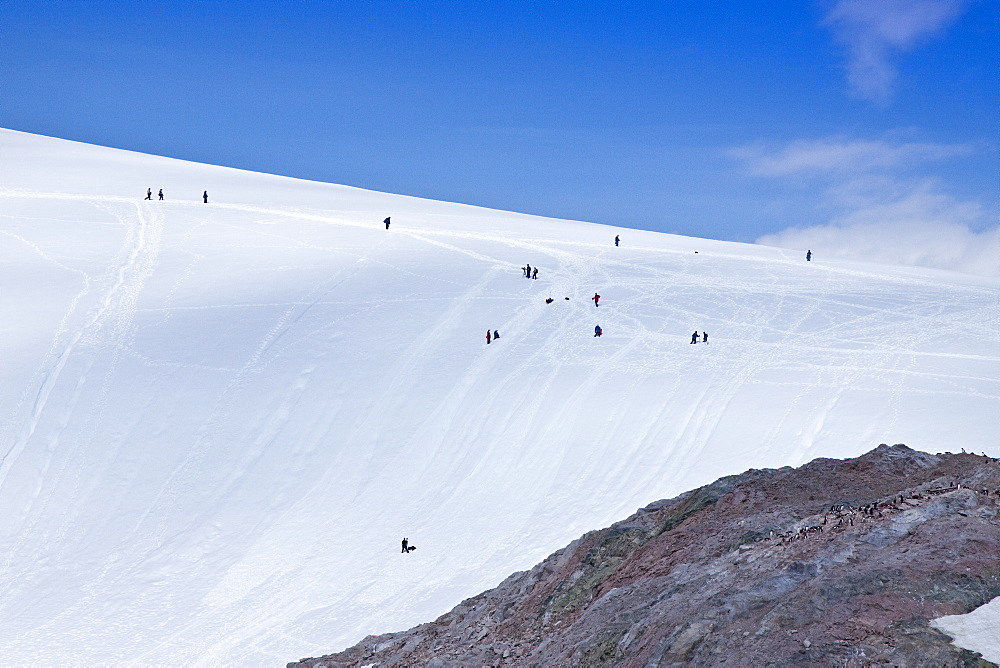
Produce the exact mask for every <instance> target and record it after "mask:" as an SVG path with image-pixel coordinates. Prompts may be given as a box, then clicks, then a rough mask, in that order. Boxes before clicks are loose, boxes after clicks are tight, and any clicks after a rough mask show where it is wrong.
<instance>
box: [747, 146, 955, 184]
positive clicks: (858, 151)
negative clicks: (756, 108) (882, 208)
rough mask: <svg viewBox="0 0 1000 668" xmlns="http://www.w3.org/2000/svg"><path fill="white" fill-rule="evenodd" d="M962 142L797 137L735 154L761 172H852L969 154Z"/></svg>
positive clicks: (768, 173) (748, 148)
mask: <svg viewBox="0 0 1000 668" xmlns="http://www.w3.org/2000/svg"><path fill="white" fill-rule="evenodd" d="M970 151H971V148H970V147H968V146H965V145H961V144H925V143H906V144H891V143H889V142H886V141H881V140H880V141H862V140H854V141H851V140H844V139H836V138H834V139H818V140H809V141H796V142H792V143H791V144H789V145H788V146H786V147H784V148H781V149H778V150H774V149H771V148H769V147H767V146H765V145H764V144H760V143H759V144H753V145H750V146H743V147H740V148H737V149H734V150H733V151H731V152H730V155H731V156H732V157H735V158H737V159H739V160H741V161H743V162H744V163H745V164H746V165H747V167H748V168H749V169H750V172H751V173H753V174H755V175H758V176H789V175H793V174H808V173H824V172H826V173H835V172H841V173H849V172H858V171H869V170H874V169H880V168H881V169H884V168H887V167H898V166H902V165H912V164H914V163H916V162H924V161H928V160H941V159H943V158H948V157H951V156H955V155H963V154H967V153H969V152H970Z"/></svg>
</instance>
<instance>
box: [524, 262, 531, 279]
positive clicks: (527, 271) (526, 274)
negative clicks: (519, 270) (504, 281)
mask: <svg viewBox="0 0 1000 668" xmlns="http://www.w3.org/2000/svg"><path fill="white" fill-rule="evenodd" d="M524 277H525V278H531V265H530V264H528V265H525V268H524Z"/></svg>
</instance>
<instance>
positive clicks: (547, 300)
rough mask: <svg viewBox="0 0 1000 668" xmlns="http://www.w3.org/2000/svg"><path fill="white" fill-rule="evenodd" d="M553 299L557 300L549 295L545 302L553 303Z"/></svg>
mask: <svg viewBox="0 0 1000 668" xmlns="http://www.w3.org/2000/svg"><path fill="white" fill-rule="evenodd" d="M553 301H555V300H554V299H552V297H549V298H548V299H546V300H545V303H546V304H551V303H552V302H553Z"/></svg>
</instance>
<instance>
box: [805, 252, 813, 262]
mask: <svg viewBox="0 0 1000 668" xmlns="http://www.w3.org/2000/svg"><path fill="white" fill-rule="evenodd" d="M812 259H813V252H812V251H811V250H807V251H806V262H812Z"/></svg>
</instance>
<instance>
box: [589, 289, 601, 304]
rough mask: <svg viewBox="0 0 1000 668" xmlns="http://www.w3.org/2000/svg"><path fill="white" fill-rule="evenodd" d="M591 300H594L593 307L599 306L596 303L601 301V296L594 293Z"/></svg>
mask: <svg viewBox="0 0 1000 668" xmlns="http://www.w3.org/2000/svg"><path fill="white" fill-rule="evenodd" d="M591 299H593V300H594V306H600V305H599V304H598V303H597V302H599V301H601V295H599V294H597V293H596V292H595V293H594V296H593V297H591Z"/></svg>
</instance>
